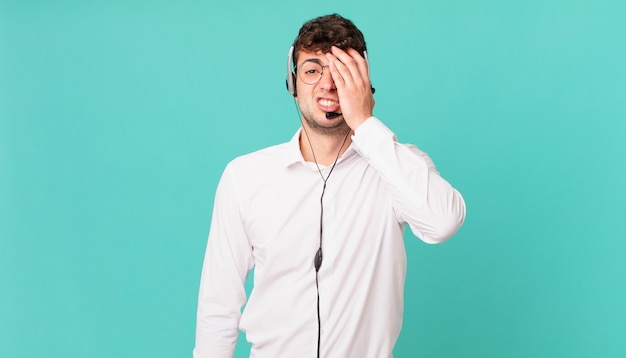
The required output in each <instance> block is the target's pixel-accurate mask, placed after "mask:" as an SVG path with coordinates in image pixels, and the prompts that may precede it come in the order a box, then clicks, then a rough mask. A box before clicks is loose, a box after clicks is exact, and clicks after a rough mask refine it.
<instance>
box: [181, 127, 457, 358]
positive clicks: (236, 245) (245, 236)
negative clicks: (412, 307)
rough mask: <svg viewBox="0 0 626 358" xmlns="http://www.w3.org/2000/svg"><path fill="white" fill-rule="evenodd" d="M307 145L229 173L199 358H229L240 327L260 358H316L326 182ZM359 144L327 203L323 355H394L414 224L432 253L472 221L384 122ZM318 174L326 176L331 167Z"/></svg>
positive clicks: (203, 286) (206, 280) (216, 220)
mask: <svg viewBox="0 0 626 358" xmlns="http://www.w3.org/2000/svg"><path fill="white" fill-rule="evenodd" d="M299 135H300V131H298V133H296V135H295V136H294V137H293V139H292V140H291V141H290V142H288V143H284V144H280V145H276V146H273V147H269V148H266V149H263V150H260V151H257V152H254V153H251V154H248V155H244V156H242V157H239V158H236V159H235V160H233V161H232V162H231V163H229V164H228V166H227V167H226V169H225V170H224V173H223V175H222V178H221V180H220V183H219V185H218V189H217V193H216V196H215V207H214V210H213V218H212V222H211V230H210V234H209V239H208V244H207V250H206V255H205V259H204V266H203V269H202V278H201V283H200V294H199V300H198V316H197V329H196V346H195V348H194V351H193V356H194V358H221V357H228V358H230V357H232V356H233V352H234V349H235V344H236V341H237V337H238V329H241V330H243V331H244V332H245V333H246V338H247V340H248V341H249V342H251V343H252V350H251V353H250V356H251V357H256V358H277V357H298V358H300V357H311V358H313V357H315V356H316V353H317V337H318V322H317V290H316V284H315V280H316V277H315V276H316V274H315V268H314V266H313V260H314V256H315V253H316V251H317V249H318V247H319V242H320V241H319V238H320V195H321V193H322V186H323V182H322V178H321V177H320V173H319V172H318V169H317V167H316V166H315V164H314V163H308V162H305V161H304V159H303V158H302V154H301V152H300V149H299V143H298V139H299ZM352 140H353V142H352V144H351V145H350V147H349V148H348V150H347V151H346V152H345V153H344V154H343V155H342V157H341V158H340V159H339V161H338V162H337V164H336V166H335V168H334V170H333V172H332V174H331V175H330V177H329V179H328V181H327V187H326V192H325V194H324V199H323V205H324V215H323V253H324V259H323V263H322V265H321V268H320V270H319V299H320V316H321V344H320V349H321V357H325V358H328V357H338V358H348V357H355V358H367V357H375V358H381V357H391V356H392V350H393V347H394V345H395V343H396V340H397V338H398V335H399V333H400V328H401V326H402V315H403V305H404V300H403V298H404V281H405V276H406V252H405V248H404V242H403V231H404V227H405V224H409V226H410V228H411V230H412V231H413V233H414V234H415V235H416V236H417V237H419V238H420V239H421V240H423V241H425V242H427V243H438V242H442V241H445V240H446V239H448V238H449V237H451V236H452V235H453V234H454V233H455V232H456V231H457V230H458V228H459V227H460V226H461V224H462V223H463V220H464V218H465V203H464V201H463V198H462V197H461V195H460V194H459V192H457V191H456V190H455V189H454V188H453V187H452V186H451V185H450V184H449V183H448V182H446V181H445V180H444V179H443V178H442V177H441V176H439V174H438V173H437V171H436V169H435V166H434V164H433V162H432V161H431V160H430V158H429V157H428V156H427V155H426V154H425V153H423V152H422V151H420V150H419V149H417V148H416V147H415V146H412V145H405V144H399V143H398V142H397V141H396V137H395V136H394V134H393V133H392V132H391V131H390V130H389V129H388V128H387V127H386V126H385V125H384V124H382V123H381V122H380V121H379V120H378V119H377V118H375V117H371V118H369V119H368V120H367V121H366V122H365V123H363V124H362V125H361V126H360V127H359V128H358V129H357V131H356V132H355V134H354V135H353V137H352ZM320 167H321V168H322V173H323V175H324V177H325V176H326V175H327V174H328V171H329V170H330V167H322V166H320ZM253 267H254V268H255V269H254V287H253V289H252V292H251V294H250V297H249V298H248V300H247V302H246V292H245V290H244V283H245V281H246V277H247V274H248V272H249V271H250V270H251V269H252V268H253ZM244 304H245V305H246V306H245V309H244V310H243V314H241V313H240V312H241V308H242V306H243V305H244Z"/></svg>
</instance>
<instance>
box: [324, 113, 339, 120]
mask: <svg viewBox="0 0 626 358" xmlns="http://www.w3.org/2000/svg"><path fill="white" fill-rule="evenodd" d="M340 115H341V113H337V112H326V118H328V119H333V118H337V117H339V116H340Z"/></svg>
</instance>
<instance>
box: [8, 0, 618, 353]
mask: <svg viewBox="0 0 626 358" xmlns="http://www.w3.org/2000/svg"><path fill="white" fill-rule="evenodd" d="M331 12H339V13H341V14H342V15H344V16H346V17H348V18H350V19H352V20H353V21H354V22H355V23H356V24H357V26H359V27H360V28H361V30H362V31H363V32H364V34H365V37H366V39H367V43H368V47H369V58H370V63H371V74H372V80H373V83H374V86H375V87H376V89H377V92H376V96H375V97H376V101H377V104H376V108H375V114H376V115H377V116H378V117H379V118H381V119H382V120H383V121H384V122H385V123H386V124H387V125H388V126H389V127H390V128H392V130H394V131H395V132H396V133H397V135H398V137H399V139H400V140H401V141H402V142H409V143H415V144H417V145H418V146H419V147H420V148H421V149H423V150H425V151H426V152H428V153H429V154H430V155H431V157H432V158H433V159H434V161H435V163H437V165H438V169H439V171H440V172H441V173H442V175H443V176H444V177H445V178H447V179H448V180H449V181H450V182H452V183H453V184H454V185H455V186H456V187H457V188H458V189H459V190H460V191H461V192H462V193H463V195H464V197H465V200H466V202H467V208H468V214H467V219H466V223H465V225H464V226H463V228H462V229H461V230H460V231H459V233H458V234H457V235H456V236H455V237H454V238H453V239H451V240H450V241H449V242H447V243H445V244H442V245H437V246H429V245H426V244H423V243H421V242H420V241H419V240H417V239H415V238H414V237H413V236H412V235H410V234H407V236H406V238H405V240H406V243H407V244H406V245H407V253H408V256H409V267H408V280H407V286H406V309H405V320H404V328H403V331H402V334H401V336H400V338H399V341H398V344H397V346H396V349H395V356H396V357H624V356H626V340H625V337H626V279H625V276H626V275H625V273H626V259H624V257H625V253H626V240H625V239H626V224H625V222H626V220H624V217H625V216H626V215H625V214H626V210H625V209H624V203H625V202H626V189H625V185H624V184H625V182H626V169H625V167H626V166H625V160H624V158H625V156H626V144H625V142H626V140H625V139H626V104H625V103H626V101H625V99H626V66H625V64H626V45H625V42H624V38H625V37H626V25H625V23H626V21H624V19H625V16H626V2H624V1H602V0H601V1H578V0H573V1H549V0H548V1H486V0H478V1H409V0H405V1H397V2H393V1H384V2H383V1H358V2H357V1H354V2H339V1H338V2H330V1H315V2H302V3H294V2H286V1H285V2H279V1H264V2H252V1H250V2H242V1H203V2H200V1H190V0H183V1H177V2H174V1H171V2H168V1H147V0H146V1H119V0H117V1H106V2H105V1H69V0H65V1H63V0H62V1H55V2H53V1H27V0H26V1H17V0H14V1H11V0H3V1H0V357H11V358H22V357H95V358H99V357H190V356H191V350H192V348H193V345H194V330H195V310H196V303H197V292H198V284H199V279H200V270H201V265H202V259H203V255H204V248H205V245H206V237H207V234H208V230H209V224H210V217H211V211H212V204H213V195H214V191H215V188H216V185H217V182H218V180H219V177H220V174H221V172H222V170H223V168H224V166H225V165H226V163H227V162H228V161H229V160H231V159H232V158H234V157H235V156H237V155H240V154H244V153H247V152H250V151H253V150H256V149H259V148H262V147H265V146H268V145H272V144H276V143H279V142H283V141H286V140H288V139H289V138H290V137H291V135H292V134H293V133H294V131H295V130H296V128H297V127H298V118H297V114H296V112H295V108H294V106H293V102H292V100H291V98H290V96H289V94H288V93H287V92H286V91H285V86H284V78H285V62H286V56H287V51H288V48H289V45H290V44H291V42H292V41H293V39H294V38H295V36H296V33H297V30H298V28H299V27H300V25H301V24H302V23H303V22H305V21H306V20H309V19H310V18H313V17H316V16H318V15H322V14H327V13H331ZM246 349H247V344H246V342H245V340H244V339H243V337H242V339H240V343H239V345H238V348H237V354H236V357H246V356H247V351H246Z"/></svg>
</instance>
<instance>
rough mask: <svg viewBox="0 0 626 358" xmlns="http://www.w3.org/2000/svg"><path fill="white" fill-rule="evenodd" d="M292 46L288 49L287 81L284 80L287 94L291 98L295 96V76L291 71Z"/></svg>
mask: <svg viewBox="0 0 626 358" xmlns="http://www.w3.org/2000/svg"><path fill="white" fill-rule="evenodd" d="M293 51H294V49H293V46H291V47H290V48H289V55H288V56H287V80H286V83H285V84H286V85H287V92H289V94H290V95H292V96H294V97H295V96H296V75H295V74H294V73H293V71H292V68H291V66H292V64H293Z"/></svg>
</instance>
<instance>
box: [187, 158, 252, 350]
mask: <svg viewBox="0 0 626 358" xmlns="http://www.w3.org/2000/svg"><path fill="white" fill-rule="evenodd" d="M234 177H236V176H235V175H234V174H233V173H232V172H231V170H230V169H229V167H227V168H226V170H224V174H223V175H222V178H221V179H220V183H219V185H218V188H217V191H216V195H215V203H214V209H213V217H212V220H211V229H210V233H209V238H208V243H207V248H206V253H205V257H204V264H203V267H202V277H201V280H200V292H199V296H198V312H197V320H196V343H195V347H194V350H193V357H194V358H209V357H210V358H232V357H233V355H234V351H235V345H236V343H237V337H238V335H239V318H240V316H241V307H242V306H243V305H244V304H245V301H246V292H245V288H244V285H245V281H246V277H247V275H248V272H249V271H250V269H251V268H252V266H253V264H254V263H253V256H252V249H251V247H250V244H249V242H248V239H247V235H246V233H245V230H244V226H243V222H242V219H241V213H240V209H239V207H240V206H239V204H238V203H239V202H240V201H239V197H238V195H237V193H238V191H237V188H236V184H235V181H234V180H233V178H234Z"/></svg>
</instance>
